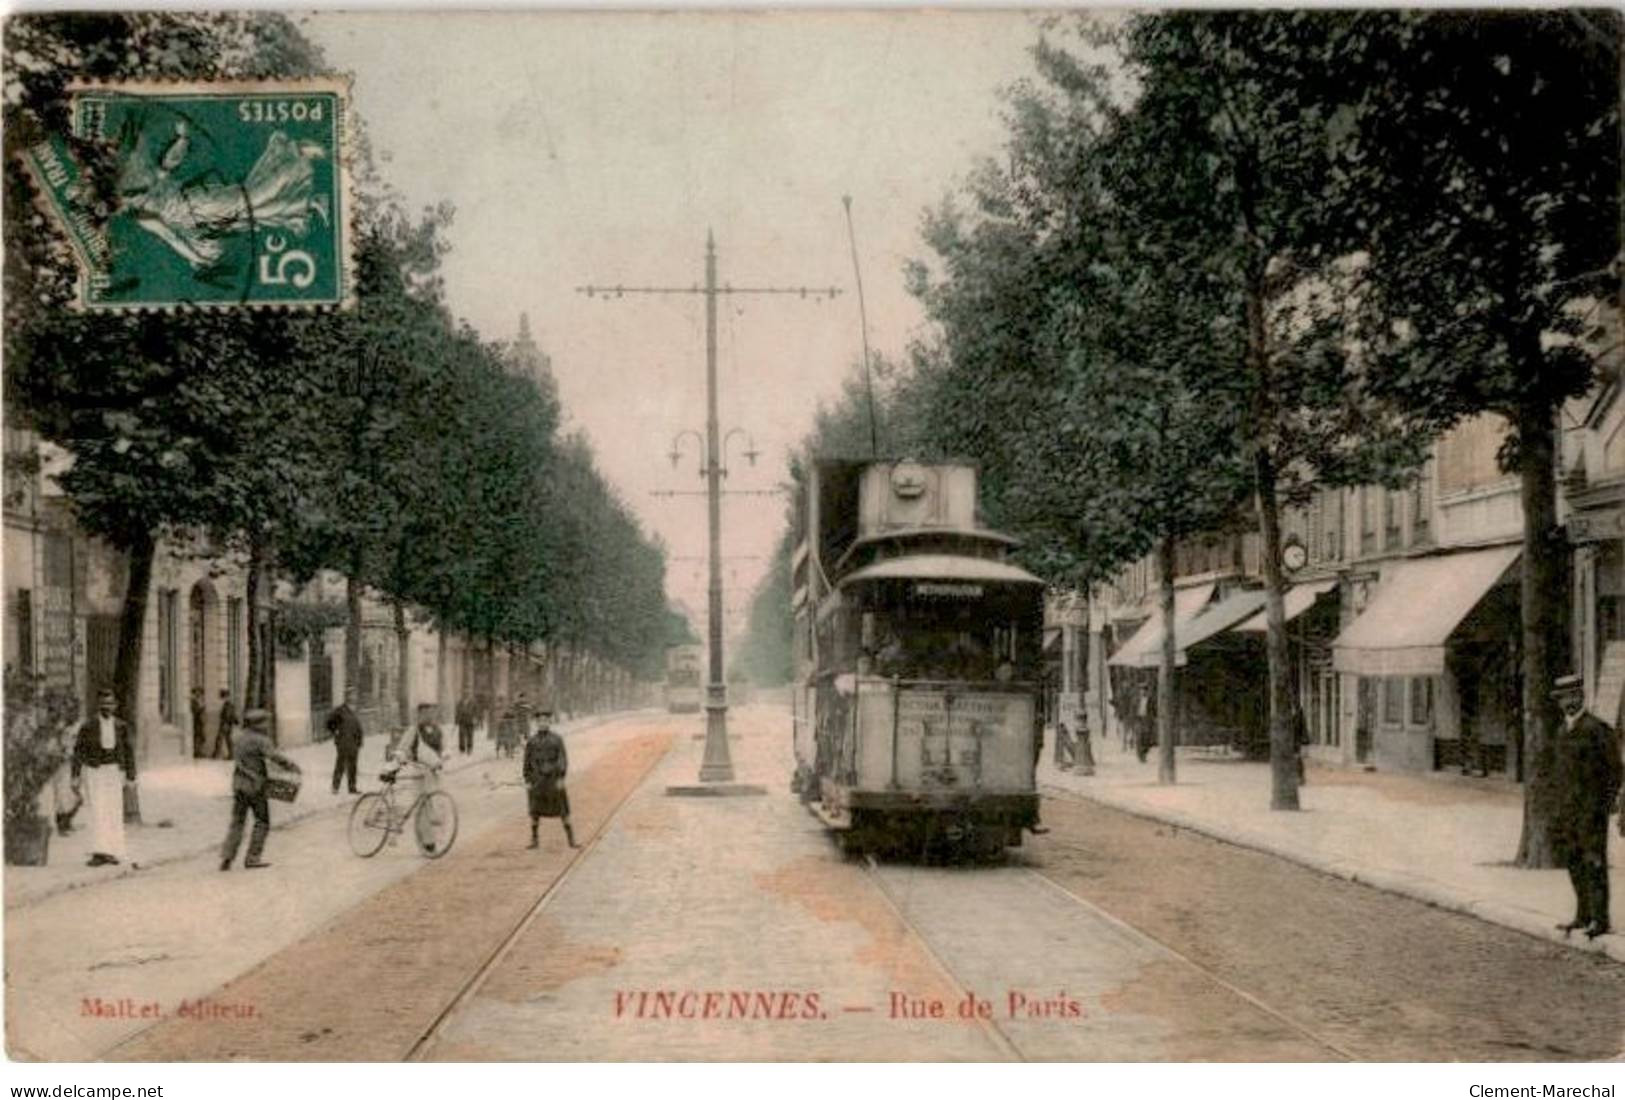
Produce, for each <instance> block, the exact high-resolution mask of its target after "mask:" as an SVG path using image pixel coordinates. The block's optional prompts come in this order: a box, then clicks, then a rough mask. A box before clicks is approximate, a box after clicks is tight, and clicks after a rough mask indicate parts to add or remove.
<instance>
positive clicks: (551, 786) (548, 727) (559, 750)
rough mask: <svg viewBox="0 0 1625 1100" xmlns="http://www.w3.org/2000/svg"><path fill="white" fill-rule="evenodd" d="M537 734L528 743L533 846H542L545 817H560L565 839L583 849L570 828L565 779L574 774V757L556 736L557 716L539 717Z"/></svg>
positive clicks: (527, 776)
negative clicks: (539, 834) (539, 833)
mask: <svg viewBox="0 0 1625 1100" xmlns="http://www.w3.org/2000/svg"><path fill="white" fill-rule="evenodd" d="M538 717H539V719H540V721H539V722H538V723H537V729H536V733H535V734H534V735H532V736H531V738H530V739H529V740H528V741H526V742H525V765H524V775H525V787H526V789H527V792H528V794H529V796H530V846H531V847H532V848H535V847H537V846H538V843H539V842H538V840H537V838H536V831H537V828H538V826H539V825H540V824H541V820H542V818H544V817H556V818H558V819H559V820H560V821H562V822H563V824H564V839H565V840H566V841H567V842H568V843H569V845H570V847H572V848H579V847H581V845H579V844H577V843H576V837H575V832H574V830H572V829H571V828H570V794H569V792H568V791H567V790H565V787H564V777H565V775H566V774H567V773H568V772H569V770H570V757H569V754H568V753H566V752H565V751H564V738H562V737H560V736H559V735H558V734H556V733H554V732H553V712H552V711H550V710H543V711H542V712H541V714H540V715H539V716H538Z"/></svg>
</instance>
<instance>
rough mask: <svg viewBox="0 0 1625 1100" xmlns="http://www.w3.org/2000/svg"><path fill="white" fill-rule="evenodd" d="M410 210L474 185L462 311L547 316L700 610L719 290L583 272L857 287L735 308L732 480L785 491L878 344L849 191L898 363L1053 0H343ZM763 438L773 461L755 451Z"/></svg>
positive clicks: (503, 318)
mask: <svg viewBox="0 0 1625 1100" xmlns="http://www.w3.org/2000/svg"><path fill="white" fill-rule="evenodd" d="M302 27H303V29H304V30H305V32H306V33H307V34H308V35H309V36H310V37H311V38H312V39H314V40H315V41H316V42H318V43H319V44H320V45H321V46H322V47H323V49H324V50H325V51H326V53H327V55H328V59H329V61H330V62H331V63H332V64H333V67H334V68H336V69H338V70H340V71H345V72H349V73H351V74H353V78H354V85H353V103H354V107H355V109H356V111H357V112H358V113H359V115H360V116H361V117H362V118H363V119H364V120H365V124H366V127H367V131H368V133H369V135H370V137H371V140H372V142H373V145H374V149H375V152H376V153H377V154H378V159H379V162H380V166H381V168H382V170H383V172H384V174H385V175H386V177H387V178H388V180H389V181H390V182H391V183H392V184H393V185H394V186H395V188H396V189H397V190H398V191H399V192H400V193H401V195H402V197H403V198H404V199H405V201H406V202H407V204H408V205H409V206H411V207H414V208H415V207H421V206H424V205H427V204H431V203H438V202H441V201H450V202H451V203H453V204H454V205H455V207H456V211H457V213H456V218H455V221H454V223H453V226H452V229H451V231H450V234H449V237H450V241H451V243H452V248H453V251H452V253H451V255H450V256H449V258H448V259H447V261H446V265H445V278H446V284H447V291H448V296H449V299H450V303H451V306H452V310H453V312H454V313H456V314H457V315H459V316H462V317H466V318H467V319H468V320H469V321H470V322H472V323H473V324H474V325H475V326H476V327H477V328H478V329H479V330H480V331H481V332H482V333H484V334H485V335H486V336H487V337H489V338H495V339H506V338H511V337H512V335H513V334H514V333H515V331H516V330H517V327H518V322H519V316H520V314H521V313H524V314H528V316H529V319H530V325H531V329H532V331H533V334H534V335H535V337H536V339H537V341H538V343H540V344H541V346H542V348H543V350H544V351H546V352H547V353H548V354H549V355H550V356H551V357H552V361H553V371H554V375H555V377H556V379H557V382H558V387H559V393H560V397H561V400H562V403H563V405H564V408H565V413H566V416H567V425H566V426H567V428H570V429H580V430H582V431H584V432H585V433H586V434H587V436H588V437H589V438H590V439H591V440H592V443H593V446H594V449H595V451H596V454H597V458H598V464H599V468H600V470H602V471H603V473H604V474H605V476H606V477H607V478H608V479H609V481H610V482H611V483H612V484H613V485H614V486H616V488H617V489H618V491H619V492H620V493H621V494H622V495H623V497H624V499H625V500H626V501H627V503H628V504H629V505H630V506H631V507H632V509H633V510H634V511H635V512H636V513H637V515H638V516H639V517H640V519H641V520H642V521H643V523H644V526H645V529H646V530H648V531H649V532H651V533H653V534H656V535H658V536H659V537H660V538H661V539H663V540H664V542H665V543H666V545H667V548H668V550H669V553H670V555H671V557H672V560H671V564H670V567H669V572H668V581H667V587H668V592H669V593H670V595H672V596H673V597H674V598H675V599H678V600H680V601H682V603H683V604H685V605H686V606H687V607H688V608H690V609H691V610H692V611H693V612H695V613H696V614H697V615H698V616H700V617H701V621H702V622H703V615H704V608H705V598H706V597H705V592H706V569H705V560H704V556H705V553H706V524H705V504H704V499H703V497H700V496H697V495H696V496H677V497H661V496H656V495H653V494H654V493H656V492H664V491H670V490H685V491H696V490H699V489H701V488H703V481H702V480H701V478H700V476H699V470H700V463H699V459H698V454H697V448H696V447H695V443H694V440H693V439H692V438H689V439H685V440H684V442H683V444H682V446H683V452H682V455H681V457H680V460H679V464H678V466H677V467H676V468H674V467H673V466H672V463H671V462H670V460H669V458H668V457H667V456H668V452H670V451H671V449H672V445H673V441H674V439H675V438H676V437H677V436H678V435H679V434H680V433H682V432H685V431H694V432H697V433H703V432H704V429H705V309H704V300H703V298H702V297H700V296H698V295H692V294H686V295H677V296H645V295H628V296H625V297H621V298H618V299H616V298H609V299H605V298H602V297H594V298H588V297H587V296H585V295H583V294H580V293H578V292H577V291H576V288H577V287H580V286H583V285H588V284H598V285H617V284H622V285H628V286H631V285H640V286H656V285H657V286H676V287H694V286H696V285H699V284H703V281H704V257H705V244H706V235H707V233H708V232H710V233H713V234H714V235H715V240H716V247H717V254H718V281H719V283H721V284H724V285H727V284H732V285H734V286H739V287H743V286H789V287H802V286H806V287H831V286H833V287H837V288H839V289H840V290H841V291H842V292H843V293H842V294H841V295H840V296H839V297H837V298H835V299H833V300H832V301H831V300H824V301H818V300H814V299H811V298H809V299H807V300H803V299H801V298H799V297H796V296H771V297H770V296H745V295H739V296H733V297H727V298H722V299H721V300H720V302H719V310H718V322H717V329H718V338H717V343H718V354H717V374H718V393H719V397H718V408H719V413H718V415H719V423H720V425H721V430H722V431H723V432H725V433H726V432H729V431H730V430H732V429H735V428H737V429H740V432H741V435H740V436H738V437H736V439H735V440H734V444H733V446H732V447H731V448H730V450H729V453H728V457H727V459H726V461H725V463H724V465H725V466H726V468H727V469H728V471H729V475H730V476H729V478H728V480H727V483H726V484H727V486H728V487H730V488H734V489H745V490H760V489H771V488H773V487H775V486H777V485H780V484H782V483H784V482H785V480H786V479H787V472H786V460H787V456H788V454H789V451H790V450H791V448H792V447H794V446H795V445H796V444H797V443H798V442H799V441H800V440H801V439H802V438H803V437H804V436H805V435H806V433H807V432H808V431H809V430H810V428H811V426H812V423H813V418H814V415H815V413H816V410H817V408H818V406H819V404H820V403H821V402H828V401H830V400H832V399H833V398H834V397H835V395H836V394H838V392H839V390H840V385H841V380H842V378H843V377H844V376H845V375H846V374H847V372H848V371H849V370H850V369H851V368H852V367H853V365H854V364H856V363H858V362H859V361H860V360H861V357H862V331H861V326H860V323H859V310H858V299H857V295H856V293H855V282H854V277H853V263H852V253H851V250H850V247H849V244H848V238H847V227H846V221H845V215H844V213H843V208H842V202H841V200H842V196H843V195H850V196H852V215H853V223H854V230H855V237H856V243H857V253H858V261H859V264H860V265H861V270H862V277H863V287H864V292H865V296H866V302H867V307H868V318H869V338H870V345H871V348H872V350H873V352H874V353H875V354H876V355H886V356H898V355H901V354H902V352H903V351H904V350H905V348H906V346H907V342H908V340H909V338H910V336H911V335H912V334H914V333H916V332H918V331H919V330H920V326H921V325H922V324H923V315H922V313H921V310H920V309H919V307H918V305H917V303H916V302H915V301H914V300H913V299H912V298H910V297H909V295H908V294H907V292H906V290H905V288H904V283H903V275H902V272H903V266H904V264H905V262H906V261H907V260H909V259H911V258H918V257H923V256H924V255H925V248H924V245H923V244H922V243H921V241H920V238H919V227H920V222H921V215H922V213H923V211H924V210H925V209H926V208H928V207H932V206H935V205H937V204H938V203H940V202H941V201H942V200H943V198H944V197H945V196H947V195H948V194H949V193H951V192H952V191H954V190H955V189H956V187H957V186H958V185H959V184H960V183H961V182H962V181H963V180H964V179H965V177H966V175H967V174H968V173H969V172H970V171H971V170H972V169H973V168H974V167H975V165H976V164H977V162H978V161H979V160H981V159H983V158H986V157H990V156H997V155H999V153H1000V150H1001V148H1002V144H1003V135H1004V132H1005V127H1004V123H1003V118H1002V111H1003V102H1002V100H1001V98H1000V91H1001V89H1003V88H1006V87H1008V86H1009V85H1010V84H1011V83H1012V82H1013V81H1014V80H1016V79H1018V78H1020V77H1022V76H1024V75H1027V74H1029V73H1030V71H1031V62H1030V57H1029V53H1028V50H1029V49H1030V47H1031V45H1032V44H1033V43H1034V42H1035V41H1036V40H1037V37H1038V25H1037V23H1036V22H1035V17H1034V16H1033V15H1031V14H1029V13H1024V12H1019V11H1010V10H1006V11H992V12H966V11H956V12H945V11H940V10H939V11H934V12H901V11H889V12H876V11H868V12H858V11H833V12H832V11H824V12H794V11H791V12H785V11H780V12H744V11H733V12H726V11H725V12H713V13H699V12H665V13H634V12H619V13H607V12H598V13H560V12H549V13H537V12H532V13H521V12H502V13H485V14H476V13H466V14H464V13H456V14H445V13H439V14H437V13H425V12H409V13H365V14H353V13H352V14H340V13H319V14H315V15H311V16H309V17H306V18H305V19H304V20H302ZM747 442H754V443H755V445H756V449H757V450H758V451H759V452H760V457H759V459H758V460H757V464H756V465H755V467H754V468H753V467H751V466H750V465H749V463H748V462H747V460H746V459H745V457H744V451H745V450H746V447H745V446H744V444H745V443H747ZM783 518H784V501H783V498H782V497H773V496H737V497H732V498H725V500H724V507H723V544H724V545H723V554H724V557H725V559H727V560H725V572H724V587H725V591H726V596H725V601H724V602H725V605H726V607H727V609H728V613H729V623H730V631H731V630H732V629H733V628H734V627H737V625H739V623H740V622H742V613H743V610H744V608H745V607H746V606H747V604H748V600H749V596H750V592H751V590H752V589H753V588H754V587H755V585H756V583H757V582H758V581H759V579H760V577H761V575H762V573H763V572H764V570H765V568H766V566H767V558H768V556H769V555H770V554H771V552H772V549H773V546H774V543H775V542H776V540H777V538H778V537H779V534H780V532H781V531H782V527H783Z"/></svg>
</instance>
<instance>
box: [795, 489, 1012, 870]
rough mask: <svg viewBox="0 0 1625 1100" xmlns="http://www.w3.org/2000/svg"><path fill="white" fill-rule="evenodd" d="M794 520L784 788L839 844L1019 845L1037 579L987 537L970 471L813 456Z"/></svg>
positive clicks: (1003, 543) (974, 850) (997, 539)
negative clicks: (789, 750)
mask: <svg viewBox="0 0 1625 1100" xmlns="http://www.w3.org/2000/svg"><path fill="white" fill-rule="evenodd" d="M795 523H796V528H797V531H796V534H797V546H796V549H795V551H794V554H793V557H792V560H791V568H792V584H791V592H792V595H791V613H792V617H793V620H794V632H795V636H794V673H795V679H794V686H793V692H792V713H793V729H794V740H795V775H794V776H793V778H792V787H793V789H794V790H796V791H797V792H798V793H799V794H800V796H801V798H802V800H803V801H804V802H805V803H806V804H807V805H808V806H809V808H810V809H812V811H813V812H814V813H815V814H817V816H818V817H819V818H821V819H822V820H823V821H824V823H825V824H826V825H827V826H828V827H829V828H830V829H832V830H834V831H835V833H836V836H837V838H838V839H839V840H840V842H841V844H842V847H843V848H845V849H847V850H859V851H861V850H875V849H894V850H902V849H906V850H913V851H918V850H923V849H926V848H930V847H941V846H947V847H951V848H952V849H955V850H958V851H960V852H963V853H965V854H977V855H991V854H994V853H996V852H1000V851H1002V850H1003V849H1004V848H1005V847H1007V846H1015V845H1019V844H1020V843H1021V837H1022V830H1023V829H1025V828H1028V827H1031V826H1033V825H1036V824H1037V821H1038V794H1037V787H1036V783H1035V781H1034V768H1035V766H1036V764H1037V757H1038V748H1039V746H1040V745H1041V743H1042V742H1041V740H1040V737H1041V734H1040V725H1039V723H1040V710H1039V701H1040V695H1041V668H1042V666H1041V661H1042V656H1041V648H1042V638H1043V584H1042V582H1041V581H1040V580H1039V579H1038V578H1037V577H1035V576H1033V575H1032V574H1031V573H1029V572H1027V571H1026V570H1024V569H1022V568H1020V567H1019V566H1017V565H1016V564H1014V563H1013V562H1012V561H1010V560H1009V554H1010V551H1011V550H1012V549H1013V548H1014V547H1015V545H1016V541H1015V540H1014V539H1012V538H1010V537H1009V536H1007V535H1002V534H1000V533H998V532H996V531H992V530H989V529H988V528H985V527H982V526H980V525H979V523H978V521H977V515H976V470H975V468H974V467H971V466H967V465H922V464H919V463H914V462H836V461H820V462H816V463H814V464H812V466H811V468H810V469H808V470H807V471H805V473H804V478H803V482H802V484H801V486H800V490H799V494H798V499H797V507H796V518H795Z"/></svg>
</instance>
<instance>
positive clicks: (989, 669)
mask: <svg viewBox="0 0 1625 1100" xmlns="http://www.w3.org/2000/svg"><path fill="white" fill-rule="evenodd" d="M991 634H992V631H991V630H990V629H988V628H982V629H979V630H978V629H956V628H955V626H954V625H952V624H948V625H944V624H940V623H939V624H933V623H930V622H921V621H918V619H917V618H916V617H909V618H904V619H902V620H899V619H897V618H896V617H895V616H894V617H891V619H890V621H883V622H882V624H881V625H880V628H879V629H878V630H877V632H876V635H875V636H876V638H877V639H879V641H878V644H877V645H876V646H875V649H874V659H873V668H874V671H875V673H876V674H877V675H880V676H895V677H900V678H902V679H905V680H993V679H996V678H998V671H999V666H1000V665H1001V664H1004V665H1009V664H1010V661H1009V659H1008V656H1006V658H1005V659H1004V660H1003V661H1001V660H1000V659H999V657H998V655H997V654H995V653H994V652H993V650H992V637H991ZM1007 678H1008V674H1007Z"/></svg>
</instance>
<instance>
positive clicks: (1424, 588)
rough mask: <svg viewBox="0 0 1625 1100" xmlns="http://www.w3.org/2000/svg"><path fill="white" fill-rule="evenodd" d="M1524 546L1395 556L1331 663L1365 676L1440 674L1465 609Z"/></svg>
mask: <svg viewBox="0 0 1625 1100" xmlns="http://www.w3.org/2000/svg"><path fill="white" fill-rule="evenodd" d="M1518 553H1519V547H1516V546H1497V547H1494V548H1493V549H1488V550H1464V551H1460V552H1457V553H1454V554H1440V555H1438V556H1437V557H1431V558H1412V559H1409V560H1407V561H1399V562H1394V563H1392V564H1390V565H1388V566H1386V567H1385V568H1384V569H1383V576H1382V581H1381V583H1379V584H1378V586H1377V593H1376V595H1375V596H1374V597H1373V598H1372V600H1371V602H1370V603H1369V604H1368V605H1366V609H1365V611H1364V612H1362V613H1361V615H1360V617H1359V618H1358V619H1355V620H1354V622H1353V623H1352V624H1350V626H1349V627H1348V629H1347V630H1345V631H1343V633H1341V634H1339V635H1338V636H1337V641H1335V642H1333V643H1332V647H1333V648H1332V667H1333V668H1335V669H1336V670H1337V671H1339V672H1352V673H1357V674H1359V675H1361V676H1437V675H1439V674H1441V673H1443V672H1444V646H1445V642H1446V641H1447V640H1448V639H1449V637H1450V635H1451V633H1452V632H1453V631H1454V630H1455V629H1456V627H1457V626H1459V625H1460V624H1461V621H1462V620H1463V619H1464V618H1466V617H1467V613H1468V612H1470V611H1472V609H1473V608H1474V607H1475V606H1476V605H1477V604H1478V601H1479V600H1481V599H1483V598H1484V595H1485V594H1486V593H1487V592H1489V590H1490V589H1491V588H1493V587H1495V585H1496V584H1497V583H1498V582H1499V581H1500V580H1501V578H1502V577H1503V576H1505V575H1506V572H1507V570H1508V569H1510V568H1511V567H1512V565H1513V563H1514V562H1516V561H1517V560H1518Z"/></svg>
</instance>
